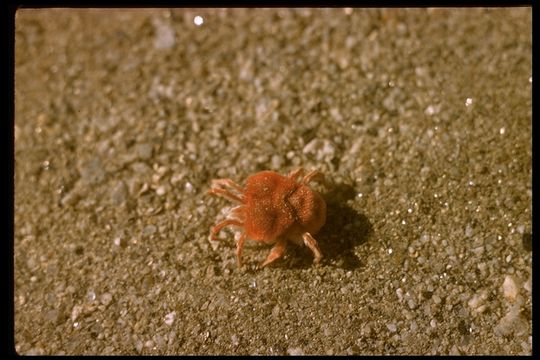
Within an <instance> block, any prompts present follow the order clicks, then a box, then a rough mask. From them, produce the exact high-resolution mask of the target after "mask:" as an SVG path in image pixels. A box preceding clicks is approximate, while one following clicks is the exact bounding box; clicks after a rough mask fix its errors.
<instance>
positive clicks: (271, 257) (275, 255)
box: [259, 239, 287, 269]
mask: <svg viewBox="0 0 540 360" xmlns="http://www.w3.org/2000/svg"><path fill="white" fill-rule="evenodd" d="M286 249H287V240H286V239H281V240H279V241H278V242H277V243H276V245H274V247H273V248H272V250H270V254H268V257H267V258H266V260H264V262H263V263H262V264H260V265H259V269H261V268H263V267H265V266H266V265H268V264H270V263H272V262H274V261H276V260H277V259H279V258H280V257H282V256H283V254H284V253H285V250H286Z"/></svg>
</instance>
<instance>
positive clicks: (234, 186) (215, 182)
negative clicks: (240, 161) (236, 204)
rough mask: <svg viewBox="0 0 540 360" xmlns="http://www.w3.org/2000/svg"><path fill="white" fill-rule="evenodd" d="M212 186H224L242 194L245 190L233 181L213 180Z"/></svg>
mask: <svg viewBox="0 0 540 360" xmlns="http://www.w3.org/2000/svg"><path fill="white" fill-rule="evenodd" d="M212 186H218V187H219V186H223V187H229V188H232V189H234V190H236V191H238V192H239V193H240V194H242V193H243V192H244V189H242V187H241V186H240V185H238V184H237V183H235V182H234V181H232V180H231V179H213V180H212Z"/></svg>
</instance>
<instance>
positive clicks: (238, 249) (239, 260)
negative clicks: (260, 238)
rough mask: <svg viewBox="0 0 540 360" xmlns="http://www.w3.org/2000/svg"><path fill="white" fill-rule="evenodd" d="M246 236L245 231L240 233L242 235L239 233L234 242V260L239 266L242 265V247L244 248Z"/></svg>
mask: <svg viewBox="0 0 540 360" xmlns="http://www.w3.org/2000/svg"><path fill="white" fill-rule="evenodd" d="M246 236H247V235H246V233H242V235H240V239H238V242H237V243H236V260H237V263H238V267H239V268H240V267H242V249H243V248H244V241H246Z"/></svg>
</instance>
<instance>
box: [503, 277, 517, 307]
mask: <svg viewBox="0 0 540 360" xmlns="http://www.w3.org/2000/svg"><path fill="white" fill-rule="evenodd" d="M502 287H503V294H504V297H505V298H507V299H508V300H510V301H514V300H516V297H517V295H518V293H519V286H518V284H517V280H516V278H515V277H513V276H512V275H506V277H505V278H504V282H503V285H502Z"/></svg>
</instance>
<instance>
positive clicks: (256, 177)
mask: <svg viewBox="0 0 540 360" xmlns="http://www.w3.org/2000/svg"><path fill="white" fill-rule="evenodd" d="M303 174H304V169H302V168H300V169H297V170H295V171H292V172H290V173H289V174H288V175H287V176H283V175H280V174H278V173H276V172H274V171H261V172H258V173H256V174H253V175H250V176H249V177H248V178H247V180H246V186H245V188H242V187H241V186H240V185H238V184H236V183H235V182H234V181H232V180H231V179H214V180H212V188H211V189H210V190H208V193H210V194H214V195H217V196H222V197H224V198H226V199H229V200H232V201H234V202H236V203H238V204H239V205H238V206H236V207H234V208H232V209H231V210H230V212H229V214H228V217H229V218H228V219H226V220H224V221H222V222H220V223H219V224H217V225H216V226H214V227H213V228H212V230H211V239H212V240H219V239H218V238H217V233H219V231H220V230H221V229H223V228H224V227H226V226H230V225H236V226H239V227H241V228H243V232H242V235H241V236H240V239H239V240H238V242H237V244H236V257H237V259H238V267H241V266H242V248H243V246H244V242H245V240H246V238H249V239H252V240H255V241H259V242H262V243H265V244H272V245H274V246H273V247H272V250H271V251H270V254H269V255H268V257H267V258H266V260H265V261H264V262H263V263H261V265H260V267H261V268H262V267H264V266H266V265H268V264H270V263H272V262H274V261H275V260H277V259H279V258H280V257H282V256H283V254H284V253H285V250H286V249H287V243H288V242H289V241H290V242H293V243H296V244H298V245H300V244H302V243H303V244H305V245H306V246H307V247H309V249H310V250H311V251H312V252H313V255H314V256H315V259H314V263H318V262H319V261H320V260H321V258H322V253H321V249H320V248H319V245H318V244H317V241H316V240H315V239H314V238H313V236H312V235H314V234H316V233H317V232H318V231H319V230H320V229H321V228H322V226H323V225H324V223H325V221H326V203H325V202H324V200H323V198H322V197H321V195H319V193H317V192H316V191H314V190H312V189H311V188H310V187H309V186H308V183H309V182H310V181H318V182H323V183H324V175H323V174H322V173H320V172H319V171H317V170H312V171H310V172H309V173H307V174H306V175H305V176H303V177H302V178H301V179H300V181H298V180H297V178H298V177H299V176H302V175H303Z"/></svg>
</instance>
